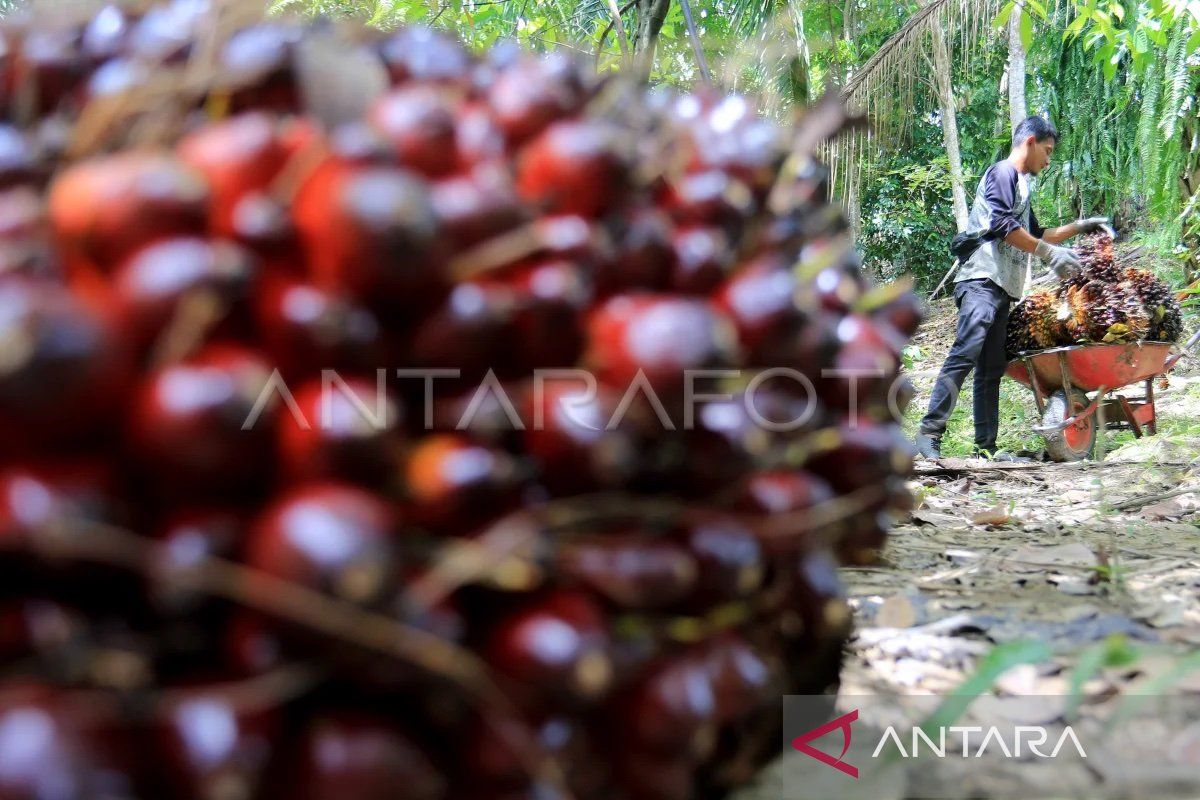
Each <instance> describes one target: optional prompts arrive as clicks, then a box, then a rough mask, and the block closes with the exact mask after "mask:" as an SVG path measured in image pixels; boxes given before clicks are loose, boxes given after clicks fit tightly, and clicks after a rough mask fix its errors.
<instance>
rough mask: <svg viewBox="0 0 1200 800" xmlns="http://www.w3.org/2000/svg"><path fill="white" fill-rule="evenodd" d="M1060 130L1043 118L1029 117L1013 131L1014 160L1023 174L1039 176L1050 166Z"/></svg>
mask: <svg viewBox="0 0 1200 800" xmlns="http://www.w3.org/2000/svg"><path fill="white" fill-rule="evenodd" d="M1056 144H1058V129H1057V128H1055V127H1054V123H1052V122H1050V120H1048V119H1044V118H1042V117H1029V118H1028V119H1026V120H1025V121H1024V122H1022V123H1021V124H1020V125H1018V126H1017V129H1016V130H1015V131H1013V159H1014V160H1015V161H1016V162H1017V164H1018V166H1020V167H1021V170H1022V171H1023V172H1027V173H1029V174H1030V175H1037V174H1038V173H1039V172H1041V171H1042V170H1044V169H1045V168H1046V167H1047V166H1048V165H1049V164H1050V156H1052V155H1053V154H1054V146H1055V145H1056Z"/></svg>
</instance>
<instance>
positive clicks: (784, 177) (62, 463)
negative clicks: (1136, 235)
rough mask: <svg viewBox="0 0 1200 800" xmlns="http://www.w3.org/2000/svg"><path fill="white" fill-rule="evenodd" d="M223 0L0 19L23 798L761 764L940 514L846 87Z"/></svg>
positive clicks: (10, 748)
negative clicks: (674, 75)
mask: <svg viewBox="0 0 1200 800" xmlns="http://www.w3.org/2000/svg"><path fill="white" fill-rule="evenodd" d="M237 5H238V4H222V5H221V6H219V7H214V8H219V10H214V8H209V7H208V6H207V5H206V4H205V3H203V2H196V1H195V0H179V1H178V2H175V3H169V4H165V5H155V6H150V7H144V8H142V9H141V10H139V11H136V12H132V11H123V10H120V9H119V8H117V7H115V6H113V7H105V8H103V10H101V11H100V12H98V13H95V14H92V15H89V16H88V17H87V18H86V19H81V20H79V21H78V23H76V22H73V21H71V20H70V19H69V16H70V15H69V14H58V15H56V16H55V17H54V18H48V17H47V16H44V15H37V14H30V15H22V14H14V15H11V16H10V17H8V18H7V19H6V20H5V22H4V27H3V38H4V48H3V58H2V63H0V71H2V75H3V81H2V82H0V107H2V109H3V111H4V116H5V120H6V123H5V125H4V126H2V127H0V155H2V158H0V186H2V192H0V452H2V454H3V461H2V463H0V542H2V543H3V548H2V549H0V587H3V588H2V590H0V591H2V595H0V649H2V651H3V653H4V656H5V658H4V660H3V665H4V666H3V675H2V678H0V680H2V682H0V763H2V764H4V769H3V770H0V797H4V798H9V797H13V798H16V797H20V798H25V797H55V798H94V797H101V796H103V797H113V798H117V797H130V798H132V797H146V798H160V797H182V798H254V797H277V796H282V795H284V794H285V793H291V794H290V795H289V796H297V797H304V798H333V797H337V798H343V797H355V798H368V797H398V796H404V797H409V798H419V799H420V800H443V799H446V798H466V797H470V798H509V799H513V798H533V797H537V798H551V797H563V798H565V797H576V798H580V799H581V800H586V799H587V798H606V800H607V799H608V798H618V799H620V798H626V799H627V800H644V799H646V798H657V799H658V800H663V799H669V798H679V800H684V798H690V797H710V796H719V795H720V794H722V793H723V792H724V791H726V790H727V789H728V788H729V787H731V786H735V785H737V784H740V783H742V782H745V781H746V780H748V779H749V777H750V776H751V775H752V774H753V771H754V769H755V767H756V766H757V765H758V764H761V763H762V761H763V760H764V759H766V758H768V757H769V756H770V755H771V754H772V751H773V750H774V749H775V748H776V746H777V745H776V743H777V741H778V737H777V734H776V732H775V725H776V723H777V720H778V717H779V707H778V702H779V698H780V696H781V695H782V694H785V693H812V692H820V691H822V690H824V689H826V688H828V687H830V686H832V685H834V684H836V681H837V678H838V669H839V663H840V656H841V647H842V644H843V642H844V641H845V638H846V636H847V634H848V630H849V620H850V614H849V610H848V608H847V605H846V602H845V600H844V599H843V596H842V591H841V588H840V586H839V584H838V576H837V566H838V564H839V562H842V563H847V562H848V563H854V564H861V563H866V562H869V561H870V560H871V559H873V558H874V557H875V554H876V553H877V552H878V550H879V548H880V547H881V546H882V545H883V544H884V541H885V538H886V534H887V530H888V527H889V525H890V517H891V515H892V514H894V513H897V512H901V511H903V510H904V509H905V508H906V507H907V504H908V503H909V502H910V498H909V497H908V494H907V490H906V488H905V483H904V478H905V476H906V474H907V472H908V470H909V468H910V462H911V455H910V452H909V450H908V445H907V443H906V442H905V440H904V438H903V436H902V435H901V434H900V431H899V428H898V427H897V425H896V423H895V421H894V418H893V415H892V414H891V413H890V412H889V408H888V405H889V396H890V394H891V393H892V390H893V387H894V382H895V378H896V377H897V372H898V368H899V353H900V350H901V348H902V347H903V346H904V344H905V342H906V341H907V339H908V337H909V336H910V335H911V334H912V333H913V331H914V330H915V329H916V326H917V324H918V323H919V321H920V313H921V311H920V304H919V303H918V302H917V300H916V298H915V297H914V296H913V295H912V294H911V293H908V292H906V291H905V290H903V289H900V288H896V287H873V286H872V285H871V283H870V281H869V280H868V279H867V277H866V276H865V275H864V273H863V271H862V269H861V265H860V261H859V258H858V256H857V254H856V253H855V250H854V247H853V244H852V241H851V238H850V234H849V232H848V230H847V228H846V224H845V222H844V219H843V217H842V215H841V213H840V212H839V211H838V209H837V208H836V207H835V206H834V205H832V204H831V201H830V198H829V197H828V183H827V177H826V172H825V170H824V169H823V168H822V167H821V166H820V165H819V164H817V163H816V162H815V161H814V160H813V151H814V149H815V148H816V147H817V146H818V145H819V144H820V143H821V142H822V141H824V140H826V139H827V138H828V137H830V136H832V135H835V134H836V133H837V131H838V130H839V129H840V128H842V127H843V125H844V124H846V122H847V119H846V116H845V114H844V112H843V110H842V109H841V107H840V106H839V105H838V104H837V103H836V102H834V101H832V100H826V101H823V102H822V103H821V104H819V105H818V106H816V107H814V108H812V109H809V110H807V111H805V112H804V113H803V114H802V115H801V116H799V117H798V118H797V120H796V121H794V122H793V123H791V124H788V125H780V124H777V123H775V122H772V121H770V120H768V119H765V118H763V117H762V116H760V115H759V114H758V113H757V112H756V110H755V108H754V106H753V104H752V103H751V101H749V100H748V99H746V98H743V97H739V96H725V95H722V94H720V93H718V92H716V91H714V90H710V89H701V90H697V91H696V92H695V93H691V94H687V93H682V94H681V93H676V92H672V91H666V90H661V89H653V90H651V89H647V88H646V87H645V86H643V85H642V84H640V83H638V82H637V81H634V80H631V79H627V78H625V77H621V76H607V77H599V76H597V75H595V74H594V73H592V72H591V71H589V70H588V69H587V68H585V67H583V66H581V65H580V64H579V63H576V62H575V61H573V60H572V59H570V58H569V57H567V56H566V55H564V54H562V53H554V54H550V55H545V56H540V57H535V56H533V55H528V54H525V53H522V52H520V51H519V50H517V49H514V48H512V47H510V46H508V45H501V46H497V47H496V48H495V49H493V50H492V51H490V52H487V53H478V54H476V53H470V52H468V51H466V50H465V49H464V48H462V47H461V46H460V45H459V44H458V43H457V42H456V41H454V40H452V39H450V38H448V37H447V36H446V35H444V34H442V33H439V32H435V31H431V30H426V29H421V28H407V29H403V30H400V31H397V32H395V33H391V34H388V35H383V34H376V33H368V32H365V31H356V30H350V29H342V28H334V27H331V26H322V25H318V26H308V25H304V24H299V23H294V22H291V21H287V20H282V19H270V20H265V21H264V20H260V19H250V20H246V19H239V18H238V15H239V14H242V13H243V11H239V10H238V8H237ZM1145 291H1147V292H1152V291H1153V287H1150V288H1148V289H1146V290H1145ZM396 370H410V371H412V370H441V371H442V372H440V373H437V377H436V380H435V379H432V378H430V379H429V380H428V382H427V381H425V380H423V379H421V378H420V377H419V376H417V377H414V376H413V373H411V372H410V373H406V375H398V374H397V373H396ZM538 370H543V371H544V370H559V372H558V373H555V374H552V375H550V376H549V377H547V376H546V374H545V373H544V372H543V373H538V372H537V371H538ZM572 370H574V371H572ZM578 370H587V371H588V374H590V375H593V376H595V379H596V383H595V384H594V385H590V384H589V383H588V381H587V380H586V379H585V378H586V375H583V374H582V373H580V372H579V371H578ZM686 370H709V371H710V372H707V373H701V374H700V376H699V379H698V380H697V379H696V376H695V374H692V375H689V374H688V373H686V372H685V371H686ZM714 370H721V371H720V372H714ZM761 370H773V371H774V372H773V373H763V372H761ZM447 371H450V372H447ZM797 373H799V374H800V375H801V376H802V377H803V378H804V380H798V379H796V377H795V375H796V374H797ZM481 386H482V387H485V389H486V391H482V392H480V391H479V387H481ZM631 386H632V387H634V389H635V391H633V392H632V393H631V392H630V387H631Z"/></svg>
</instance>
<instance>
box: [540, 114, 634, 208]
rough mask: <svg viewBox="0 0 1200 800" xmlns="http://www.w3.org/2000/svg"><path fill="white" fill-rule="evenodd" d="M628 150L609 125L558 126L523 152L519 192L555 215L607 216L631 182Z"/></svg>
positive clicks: (600, 123)
mask: <svg viewBox="0 0 1200 800" xmlns="http://www.w3.org/2000/svg"><path fill="white" fill-rule="evenodd" d="M625 149H626V148H625V147H624V145H623V143H622V142H621V140H620V138H619V136H618V135H617V133H616V132H615V130H613V129H612V128H610V127H609V126H608V125H607V124H606V123H603V122H598V121H591V120H588V121H580V122H559V123H556V124H554V125H551V126H550V127H549V128H547V129H546V130H545V132H543V133H542V134H541V135H539V136H538V137H537V138H536V139H534V140H533V141H532V142H530V143H529V144H528V145H526V146H525V147H524V149H522V151H521V155H520V158H519V160H518V164H517V191H518V192H520V194H521V197H523V198H524V199H525V200H527V201H529V202H530V203H533V204H534V205H536V206H537V207H538V208H540V209H542V210H544V211H548V212H550V213H553V214H578V215H579V216H582V217H588V218H595V217H599V216H602V215H604V214H606V213H607V212H609V211H611V210H613V208H614V207H615V206H616V204H617V203H618V202H619V201H620V200H621V198H622V197H623V195H624V194H625V191H626V187H627V184H628V181H629V165H628V164H627V163H626V160H625V157H624V152H623V151H624V150H625Z"/></svg>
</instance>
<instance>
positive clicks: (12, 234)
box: [0, 154, 46, 272]
mask: <svg viewBox="0 0 1200 800" xmlns="http://www.w3.org/2000/svg"><path fill="white" fill-rule="evenodd" d="M2 157H3V155H2V154H0V158H2ZM45 223H46V216H45V210H44V208H43V206H42V198H41V197H40V196H39V195H38V193H37V192H35V191H34V190H33V189H31V188H29V187H28V186H20V187H17V188H15V189H8V190H6V191H4V192H3V193H0V242H3V244H4V245H5V246H6V247H8V246H12V245H18V244H25V245H29V244H32V243H33V240H34V239H40V238H42V236H43V235H44V232H45ZM0 272H3V270H0Z"/></svg>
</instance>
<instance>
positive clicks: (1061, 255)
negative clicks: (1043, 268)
mask: <svg viewBox="0 0 1200 800" xmlns="http://www.w3.org/2000/svg"><path fill="white" fill-rule="evenodd" d="M1033 254H1034V255H1035V256H1037V257H1038V258H1040V259H1041V260H1042V262H1043V263H1045V264H1047V265H1048V266H1049V267H1050V269H1052V270H1054V274H1055V275H1057V276H1058V277H1059V279H1060V280H1064V281H1065V280H1067V279H1068V278H1073V277H1075V276H1076V275H1078V274H1079V256H1077V255H1075V251H1074V250H1072V249H1071V248H1069V247H1059V246H1058V245H1053V244H1050V243H1049V242H1047V241H1046V240H1045V239H1038V243H1037V249H1035V250H1034V251H1033Z"/></svg>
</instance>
